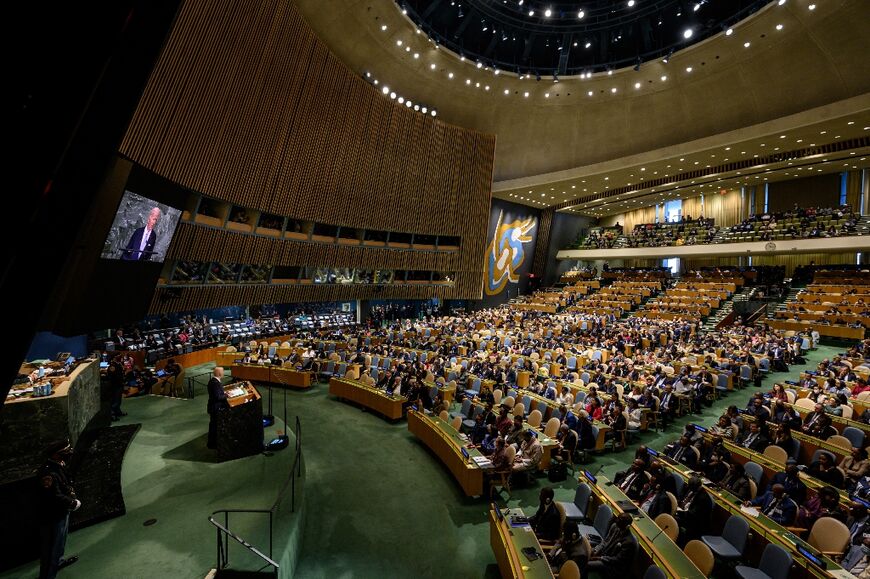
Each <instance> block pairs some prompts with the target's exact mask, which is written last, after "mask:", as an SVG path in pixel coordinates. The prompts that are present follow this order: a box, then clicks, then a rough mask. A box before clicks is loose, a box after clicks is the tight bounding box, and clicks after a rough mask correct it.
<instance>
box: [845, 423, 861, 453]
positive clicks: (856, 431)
mask: <svg viewBox="0 0 870 579" xmlns="http://www.w3.org/2000/svg"><path fill="white" fill-rule="evenodd" d="M843 436H844V437H845V438H847V439H848V440H849V442H850V443H851V444H852V447H853V448H863V447H864V431H863V430H861V429H860V428H855V427H854V426H847V427H846V428H844V429H843Z"/></svg>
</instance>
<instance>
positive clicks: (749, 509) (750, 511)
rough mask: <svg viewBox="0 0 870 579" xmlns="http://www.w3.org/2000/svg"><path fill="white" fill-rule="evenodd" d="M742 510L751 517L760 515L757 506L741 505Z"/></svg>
mask: <svg viewBox="0 0 870 579" xmlns="http://www.w3.org/2000/svg"><path fill="white" fill-rule="evenodd" d="M740 512H741V513H743V514H745V515H749V516H750V517H756V518H757V517H758V509H756V508H755V507H740Z"/></svg>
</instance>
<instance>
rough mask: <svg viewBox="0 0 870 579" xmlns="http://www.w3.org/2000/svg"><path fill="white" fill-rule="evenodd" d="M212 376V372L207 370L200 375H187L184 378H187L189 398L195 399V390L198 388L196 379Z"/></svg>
mask: <svg viewBox="0 0 870 579" xmlns="http://www.w3.org/2000/svg"><path fill="white" fill-rule="evenodd" d="M211 374H212V371H211V370H206V371H205V372H200V373H199V374H194V375H193V376H187V375H186V374H185V376H184V377H185V379H187V397H188V398H193V397H194V395H195V394H196V392H195V390H194V389H195V388H196V379H197V378H200V377H202V376H211Z"/></svg>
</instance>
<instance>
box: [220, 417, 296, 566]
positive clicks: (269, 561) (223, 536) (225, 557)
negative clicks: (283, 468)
mask: <svg viewBox="0 0 870 579" xmlns="http://www.w3.org/2000/svg"><path fill="white" fill-rule="evenodd" d="M284 427H285V428H286V427H287V425H286V424H285V425H284ZM295 434H296V446H295V453H296V454H295V456H294V457H293V465H292V466H291V467H290V475H289V476H288V477H287V479H286V480H285V481H284V484H283V485H282V486H281V490H280V491H279V492H278V496H277V498H276V499H275V502H273V503H272V506H271V507H270V508H268V509H219V510H217V511H215V512H213V513H212V514H211V516H210V517H209V518H208V521H209V523H211V524H212V525H213V526H214V527H215V529H216V532H217V569H218V571H220V570H221V569H226V568H227V567H228V566H229V562H230V560H229V559H230V539H232V540H233V541H235V542H236V543H238V544H240V545H241V546H242V547H244V548H245V550H247V551H248V552H249V553H251V554H252V555H254V556H256V557H257V558H258V559H260V560H261V561H262V562H263V565H262V566H261V567H260V568H259V569H257V572H260V571H263V570H264V569H267V568H269V567H271V568H273V569H274V572H275V574H276V575H277V573H278V572H279V570H280V565H279V564H278V563H277V562H276V561H275V560H274V558H273V554H272V551H273V548H272V547H273V536H274V535H273V522H274V518H275V513H276V512H277V511H278V507H279V505H280V504H281V502H282V501H283V500H284V498H285V495H286V493H287V490H288V488H289V490H290V512H291V513H293V512H295V511H296V479H297V478H298V477H300V476H302V427H301V424H300V422H299V417H298V416H297V417H296V433H295ZM232 513H237V514H240V513H244V514H255V515H268V518H269V527H268V529H269V554H268V555H266V554H265V553H263V552H262V550H261V549H259V548H257V547H255V546H254V545H252V544H251V543H249V542H248V541H247V540H245V539H244V538H243V537H241V536H239V535H238V534H237V533H234V532H233V531H232V529H231V528H230V514H232ZM219 515H223V524H221V523H220V522H218V521H217V520H216V519H215V517H216V516H219Z"/></svg>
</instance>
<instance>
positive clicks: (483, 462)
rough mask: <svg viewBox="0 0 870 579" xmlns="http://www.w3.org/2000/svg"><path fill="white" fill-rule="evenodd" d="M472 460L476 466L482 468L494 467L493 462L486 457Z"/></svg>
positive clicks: (474, 457) (477, 457)
mask: <svg viewBox="0 0 870 579" xmlns="http://www.w3.org/2000/svg"><path fill="white" fill-rule="evenodd" d="M471 460H473V461H474V464H476V465H477V466H479V467H480V468H489V467H491V466H492V461H491V460H489V459H488V458H486V457H485V456H472V457H471Z"/></svg>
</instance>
